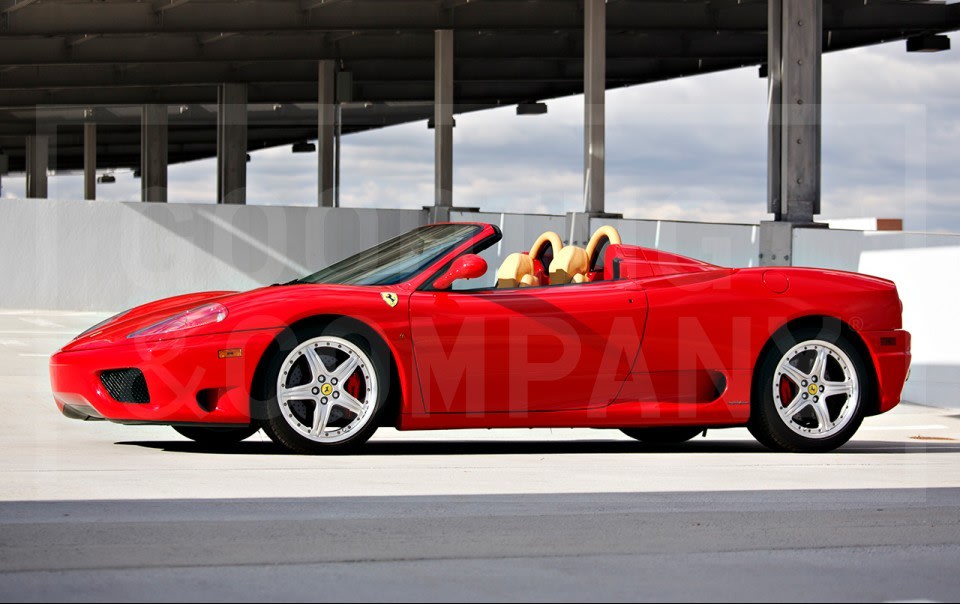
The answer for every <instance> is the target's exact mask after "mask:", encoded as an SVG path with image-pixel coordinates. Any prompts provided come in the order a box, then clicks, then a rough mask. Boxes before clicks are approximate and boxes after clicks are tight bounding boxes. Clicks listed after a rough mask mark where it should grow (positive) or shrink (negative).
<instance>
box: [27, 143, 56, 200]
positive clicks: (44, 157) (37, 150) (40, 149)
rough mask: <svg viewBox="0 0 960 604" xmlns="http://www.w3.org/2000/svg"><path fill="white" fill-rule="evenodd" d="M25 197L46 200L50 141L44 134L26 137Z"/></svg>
mask: <svg viewBox="0 0 960 604" xmlns="http://www.w3.org/2000/svg"><path fill="white" fill-rule="evenodd" d="M26 147H27V148H26V151H27V157H26V163H27V165H26V168H27V191H26V192H27V197H28V198H32V199H46V197H47V168H48V167H49V165H50V139H49V137H48V136H47V135H45V134H31V135H30V136H28V137H27V145H26Z"/></svg>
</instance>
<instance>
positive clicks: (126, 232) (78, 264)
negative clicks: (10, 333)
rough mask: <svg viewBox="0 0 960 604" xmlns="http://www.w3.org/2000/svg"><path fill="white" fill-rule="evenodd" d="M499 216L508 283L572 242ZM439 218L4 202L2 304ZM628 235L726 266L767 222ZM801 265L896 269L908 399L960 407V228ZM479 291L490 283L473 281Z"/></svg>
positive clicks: (254, 276) (65, 296)
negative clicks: (539, 250) (959, 315)
mask: <svg viewBox="0 0 960 604" xmlns="http://www.w3.org/2000/svg"><path fill="white" fill-rule="evenodd" d="M452 219H453V220H469V221H482V222H490V223H493V224H497V225H499V226H500V227H501V229H502V230H503V232H504V238H503V240H502V241H501V242H500V243H499V244H498V245H496V246H494V247H493V248H491V249H489V250H487V251H485V252H484V253H483V256H484V258H485V259H486V260H487V262H488V264H489V265H490V271H489V272H488V274H487V276H486V277H484V280H485V281H486V282H487V284H492V283H493V282H494V278H495V277H494V273H495V272H496V268H497V267H498V266H499V264H500V262H501V261H502V260H503V258H505V257H506V255H507V254H509V253H511V252H515V251H521V250H526V249H528V248H529V247H530V245H531V244H532V243H533V241H534V239H536V237H537V236H538V235H539V234H540V233H542V232H543V231H546V230H553V231H556V232H558V233H560V234H561V236H562V237H564V238H566V237H567V233H565V229H567V228H569V227H568V225H567V217H565V216H550V215H523V214H500V213H472V212H454V213H453V215H452ZM425 221H426V212H423V211H417V210H372V209H348V208H337V209H325V208H298V207H271V206H222V205H191V204H146V203H117V202H84V201H52V200H13V199H0V241H2V243H0V283H2V287H0V309H64V310H101V311H119V310H123V309H125V308H129V307H131V306H134V305H137V304H140V303H143V302H147V301H149V300H154V299H158V298H162V297H166V296H171V295H175V294H180V293H186V292H191V291H202V290H213V289H227V290H244V289H250V288H254V287H258V286H261V285H267V284H270V283H275V282H282V281H287V280H290V279H293V278H295V277H297V276H302V275H305V274H307V273H310V272H313V271H314V270H318V269H319V268H322V267H324V266H326V265H328V264H330V263H332V262H335V261H337V260H339V259H341V258H344V257H346V256H348V255H350V254H352V253H355V252H357V251H360V250H362V249H365V248H367V247H370V246H372V245H374V244H376V243H377V242H379V241H382V240H384V239H387V238H389V237H393V236H395V235H398V234H400V233H403V232H406V231H408V230H410V229H412V228H414V227H416V226H418V225H420V224H423V223H424V222H425ZM602 224H612V225H613V226H615V227H616V228H618V229H619V230H620V232H621V234H622V236H623V239H624V242H625V243H630V244H637V245H644V246H649V247H654V248H659V249H663V250H667V251H671V252H675V253H679V254H684V255H687V256H692V257H695V258H699V259H702V260H706V261H708V262H713V263H715V264H719V265H725V266H752V265H755V264H756V261H757V257H758V251H759V250H758V232H757V231H758V228H757V227H756V226H753V225H727V224H708V223H685V222H670V221H649V220H609V219H603V220H600V219H594V220H592V221H591V230H592V229H595V228H597V227H599V226H601V225H602ZM794 247H795V249H794V258H795V260H796V262H797V264H798V265H805V266H818V267H825V268H837V269H843V270H851V271H859V272H864V273H869V274H874V275H878V276H881V277H887V278H890V279H893V280H894V281H896V282H897V284H898V286H899V289H900V295H901V298H902V299H903V301H904V325H905V327H906V328H907V329H909V330H910V331H911V332H912V333H913V337H914V348H913V350H914V370H913V375H912V377H911V380H910V382H909V384H908V387H907V391H906V397H905V398H907V399H908V400H911V401H915V402H920V403H930V404H938V405H947V406H958V405H960V398H958V397H956V395H955V393H956V392H957V391H958V390H960V350H958V349H957V347H956V342H957V341H958V339H960V321H958V320H957V319H956V318H955V316H954V313H955V310H954V306H955V305H956V300H958V299H960V280H958V279H957V278H956V276H955V275H956V267H957V266H960V236H954V235H922V234H911V233H869V232H868V233H864V232H859V231H838V230H798V231H796V235H795V241H794ZM471 285H472V286H476V284H471Z"/></svg>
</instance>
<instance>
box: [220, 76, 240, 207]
mask: <svg viewBox="0 0 960 604" xmlns="http://www.w3.org/2000/svg"><path fill="white" fill-rule="evenodd" d="M217 203H227V204H245V203H247V86H246V84H222V85H221V86H220V88H219V90H218V95H217Z"/></svg>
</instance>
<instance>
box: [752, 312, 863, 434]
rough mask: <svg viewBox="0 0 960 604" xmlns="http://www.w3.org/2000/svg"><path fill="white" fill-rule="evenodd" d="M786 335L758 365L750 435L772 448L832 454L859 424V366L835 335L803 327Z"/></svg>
mask: <svg viewBox="0 0 960 604" xmlns="http://www.w3.org/2000/svg"><path fill="white" fill-rule="evenodd" d="M791 336H792V337H791V338H789V340H787V341H784V342H780V343H779V345H777V346H774V347H773V348H772V349H771V351H770V352H769V354H768V355H767V356H766V358H764V359H763V360H762V362H761V365H760V369H759V372H760V373H759V375H758V378H759V380H760V381H759V388H758V400H757V401H754V413H753V417H752V418H751V423H750V431H751V432H752V433H753V435H754V436H755V437H756V438H757V440H759V441H760V442H762V443H763V444H765V445H767V446H769V447H771V448H774V449H780V450H788V451H829V450H832V449H835V448H836V447H839V446H840V445H842V444H843V443H845V442H847V440H849V439H850V437H851V436H853V433H854V432H856V430H857V428H858V427H859V426H860V423H861V422H862V421H863V416H864V404H863V401H864V400H867V399H866V397H865V395H864V394H865V392H866V391H868V390H869V389H870V382H869V379H868V375H867V373H866V371H865V364H864V361H863V359H862V358H861V355H860V353H859V351H858V350H857V348H856V347H855V346H853V345H852V343H851V342H850V341H849V339H848V338H847V337H846V336H844V335H841V334H839V333H834V332H830V331H823V330H817V329H811V328H805V329H800V330H797V331H796V332H794V333H792V334H791Z"/></svg>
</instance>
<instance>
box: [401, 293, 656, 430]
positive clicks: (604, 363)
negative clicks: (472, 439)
mask: <svg viewBox="0 0 960 604" xmlns="http://www.w3.org/2000/svg"><path fill="white" fill-rule="evenodd" d="M646 311H647V308H646V299H645V296H644V293H643V292H642V291H641V290H639V289H637V288H636V286H635V284H633V283H632V282H630V281H614V282H597V283H585V284H578V285H567V286H552V287H550V286H548V287H532V288H522V289H488V290H477V291H464V292H458V291H418V292H415V293H414V294H413V295H412V296H411V304H410V323H411V334H412V337H413V348H414V355H415V357H416V367H417V374H418V377H419V379H420V389H421V392H422V396H423V411H424V412H426V413H431V414H432V413H470V414H485V413H511V414H518V415H521V416H522V415H523V414H526V413H529V412H543V411H562V410H571V409H589V408H593V407H598V406H604V405H606V404H608V403H609V402H610V401H611V400H612V399H613V398H614V397H615V396H616V394H617V392H618V391H619V388H620V385H621V383H622V382H623V380H624V379H625V378H626V376H627V375H628V374H629V372H630V369H631V367H632V365H633V363H634V361H635V359H636V357H637V353H638V351H639V348H640V341H641V338H642V335H643V327H644V321H645V320H646Z"/></svg>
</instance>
